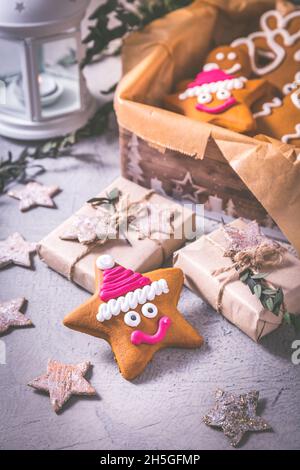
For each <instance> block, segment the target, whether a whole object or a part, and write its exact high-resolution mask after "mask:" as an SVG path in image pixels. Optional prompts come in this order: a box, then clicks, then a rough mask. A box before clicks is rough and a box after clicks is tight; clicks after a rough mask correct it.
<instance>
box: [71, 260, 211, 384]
mask: <svg viewBox="0 0 300 470" xmlns="http://www.w3.org/2000/svg"><path fill="white" fill-rule="evenodd" d="M95 272H96V276H95V293H94V295H93V296H92V297H91V298H90V299H89V300H88V301H87V302H85V303H84V304H83V305H81V306H80V307H78V308H76V309H75V310H74V311H73V312H71V313H70V314H69V315H67V316H66V317H65V319H64V325H65V326H68V327H69V328H72V329H74V330H77V331H81V332H83V333H87V334H90V335H93V336H97V337H99V338H102V339H105V340H106V341H107V342H108V343H109V344H110V345H111V348H112V350H113V353H114V355H115V359H116V361H117V363H118V366H119V369H120V372H121V374H122V375H123V376H124V377H125V379H127V380H132V379H134V378H135V377H137V376H138V375H139V374H141V373H142V372H143V370H144V369H145V367H146V366H147V364H148V362H150V361H151V359H152V357H153V355H154V354H155V353H156V352H157V351H158V350H160V349H163V348H167V347H182V348H197V347H199V346H201V344H202V343H203V339H202V337H201V336H200V335H199V334H198V333H197V331H196V330H195V329H194V328H193V327H192V326H191V325H190V324H189V323H188V322H187V321H186V320H185V319H184V317H183V316H182V315H181V313H180V312H179V311H178V309H177V303H178V300H179V296H180V291H181V289H182V285H183V273H182V271H181V270H180V269H176V268H169V269H158V270H156V271H152V272H150V273H147V274H144V275H142V274H140V273H135V272H133V271H132V270H130V269H125V268H124V267H123V266H120V265H117V264H116V263H115V262H114V260H113V258H112V257H111V256H110V255H102V256H99V257H98V258H97V261H96V268H95Z"/></svg>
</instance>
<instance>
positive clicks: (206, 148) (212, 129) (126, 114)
mask: <svg viewBox="0 0 300 470" xmlns="http://www.w3.org/2000/svg"><path fill="white" fill-rule="evenodd" d="M276 7H277V8H280V9H281V10H282V11H287V10H288V9H289V8H294V6H293V5H291V4H288V2H284V1H282V2H276V1H275V0H247V1H245V0H205V1H204V0H196V1H194V2H192V3H191V4H190V5H188V6H187V7H185V8H181V9H178V10H176V11H173V12H171V13H170V14H168V15H166V16H164V17H163V18H159V19H157V20H155V21H153V22H152V23H150V24H149V25H147V26H146V27H145V28H143V29H142V30H141V31H135V32H133V33H132V34H130V35H128V36H127V37H126V38H125V41H124V44H123V48H122V66H123V78H122V80H121V81H120V83H119V85H118V87H117V90H116V94H115V110H116V114H117V119H118V123H119V128H120V147H121V162H122V174H123V176H125V177H126V178H128V179H132V180H134V179H135V178H141V176H142V179H141V180H140V181H141V184H142V185H143V186H146V187H149V188H150V187H155V188H157V189H159V188H160V190H161V191H163V192H164V194H166V193H167V194H170V195H172V196H175V197H177V198H179V199H180V198H182V199H184V198H189V200H194V202H198V203H203V202H206V206H207V207H208V209H210V210H213V211H214V210H216V209H215V208H214V205H215V204H214V201H216V197H217V198H218V199H219V206H220V205H222V207H221V209H222V210H223V211H224V212H225V213H227V214H228V215H234V216H237V217H244V218H247V219H256V220H257V221H258V222H259V223H262V224H263V223H267V224H269V223H270V222H271V221H270V217H271V219H272V220H273V221H275V223H276V224H277V225H278V226H279V227H280V229H281V230H282V232H283V233H284V234H285V236H286V237H287V238H288V240H289V241H290V242H291V243H292V244H293V245H294V247H295V248H296V249H297V251H298V253H300V217H299V213H300V184H299V181H300V161H299V149H296V148H295V147H294V146H292V145H287V144H283V143H282V142H279V141H275V140H274V139H270V138H268V137H266V136H263V137H262V136H254V137H250V136H247V135H243V134H239V133H237V132H233V131H231V130H228V129H225V128H222V127H218V126H215V125H211V124H208V123H204V122H200V121H196V120H193V119H191V118H188V117H186V116H183V115H180V114H177V113H175V112H171V111H169V110H166V109H164V106H163V100H164V98H165V96H166V95H168V94H170V93H172V92H173V90H174V88H175V86H176V84H177V83H178V82H180V81H181V80H182V79H186V78H191V77H194V76H195V75H196V74H197V73H198V72H199V71H200V70H201V68H202V66H203V63H204V61H205V58H206V56H207V54H208V52H209V51H210V50H212V49H213V48H214V47H216V46H219V45H222V44H230V43H231V41H232V40H234V39H236V38H238V37H241V36H247V34H248V33H250V32H252V31H257V29H258V21H259V18H260V16H261V14H262V13H264V12H265V11H266V10H269V9H274V8H276ZM270 188H271V190H270ZM212 198H215V199H212ZM267 214H268V215H269V216H270V217H267Z"/></svg>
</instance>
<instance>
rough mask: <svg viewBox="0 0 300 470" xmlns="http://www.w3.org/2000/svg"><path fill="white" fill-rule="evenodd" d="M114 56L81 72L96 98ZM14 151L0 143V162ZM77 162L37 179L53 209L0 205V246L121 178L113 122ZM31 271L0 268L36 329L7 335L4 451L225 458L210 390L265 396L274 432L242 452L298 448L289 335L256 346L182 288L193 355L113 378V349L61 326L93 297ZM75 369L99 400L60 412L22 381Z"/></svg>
mask: <svg viewBox="0 0 300 470" xmlns="http://www.w3.org/2000/svg"><path fill="white" fill-rule="evenodd" d="M119 69H120V67H119V62H118V60H117V59H109V60H108V61H105V62H102V63H101V64H98V65H96V66H95V67H93V68H92V69H90V70H89V71H88V78H89V84H90V86H91V87H92V89H93V90H94V92H95V93H96V92H97V90H98V89H99V88H100V87H101V88H106V87H107V86H108V85H109V84H110V83H112V81H113V79H112V76H113V75H118V74H119ZM7 148H11V149H13V150H14V151H16V147H15V144H13V143H12V142H7V141H5V140H4V139H2V140H1V141H0V149H1V151H0V154H4V152H5V150H6V149H7ZM76 152H77V157H76V158H73V157H66V158H62V159H60V160H58V161H55V162H54V161H48V162H45V164H46V166H47V169H48V171H47V172H46V173H45V174H43V175H41V176H40V177H39V178H38V180H39V181H41V182H43V183H45V184H58V185H59V186H60V187H61V188H62V189H63V191H62V192H61V193H60V194H59V195H58V196H57V197H56V198H55V202H56V204H57V209H44V208H37V209H33V210H31V211H30V212H28V213H25V214H21V213H20V212H19V210H18V202H17V201H15V200H13V199H11V198H9V197H7V196H5V195H4V196H1V197H0V239H4V238H6V237H7V236H8V235H9V234H10V233H12V232H13V231H15V230H18V231H20V232H21V233H22V234H23V235H24V236H25V237H26V239H28V240H31V241H38V240H40V239H41V238H42V237H43V236H44V235H46V234H47V233H48V232H49V231H50V230H52V229H53V228H54V227H56V226H57V225H58V224H59V223H61V222H62V221H63V220H64V219H65V218H66V217H68V216H69V215H71V214H72V213H73V212H74V211H75V210H76V209H78V208H79V207H80V206H81V205H82V204H83V202H84V201H86V200H87V199H88V198H90V197H91V196H93V195H94V194H95V193H97V192H98V191H99V190H101V189H102V188H103V187H105V185H106V184H108V183H109V182H110V181H112V180H113V178H114V177H115V176H117V175H118V174H119V166H118V164H119V154H118V138H117V131H116V127H115V126H114V125H112V126H111V129H110V131H109V132H108V133H107V134H106V135H104V136H102V137H99V138H97V139H91V140H89V141H88V142H84V143H82V144H80V145H79V146H78V148H77V149H76ZM34 265H35V269H34V270H28V269H24V268H19V267H9V268H7V269H3V270H1V271H0V300H1V301H3V300H8V299H11V298H14V297H18V296H25V297H26V298H27V299H28V307H27V312H26V313H27V315H28V317H30V318H31V319H32V321H33V323H34V327H32V328H27V329H22V330H17V329H15V330H11V332H10V333H9V334H6V335H4V336H2V338H1V340H2V341H3V342H4V345H5V348H6V364H5V365H4V364H2V365H1V364H0V448H1V449H151V448H152V449H230V445H229V443H228V441H227V439H226V438H225V436H224V435H223V434H222V432H221V431H218V430H215V429H212V428H209V427H207V426H206V425H205V424H203V423H202V416H203V415H204V414H205V413H206V412H207V411H208V410H209V408H210V407H211V406H212V404H213V401H214V396H213V394H214V390H215V389H216V388H217V387H221V388H224V389H225V390H228V391H235V392H237V393H239V392H245V391H248V390H252V389H257V390H259V391H260V394H261V400H260V405H259V410H258V411H259V413H260V414H262V415H263V416H264V418H265V419H266V420H267V421H268V422H269V423H270V424H271V425H272V427H273V431H272V432H265V433H250V434H249V435H248V436H247V437H246V438H245V439H244V440H243V442H242V444H243V446H242V449H299V448H300V424H299V423H300V421H299V415H300V399H299V398H300V397H299V389H300V374H299V372H300V365H299V366H296V365H293V364H292V362H291V354H292V349H291V344H292V341H293V340H294V338H295V337H294V334H293V332H292V330H291V329H290V328H289V327H282V328H280V329H279V330H278V331H276V332H275V333H273V334H272V335H270V336H268V337H266V338H264V339H263V341H262V342H261V343H260V344H255V343H253V342H252V341H251V340H250V339H249V338H248V337H247V336H245V335H244V334H243V333H242V332H240V331H239V330H238V329H237V328H235V327H234V326H232V325H231V324H229V323H228V322H227V321H226V320H224V319H222V317H220V316H219V315H218V314H217V313H216V312H214V310H213V309H212V308H211V307H209V306H207V305H206V304H205V303H204V302H203V301H202V300H201V299H200V298H198V297H197V296H195V295H194V294H192V293H191V292H189V291H187V290H186V289H184V291H183V293H182V297H181V300H180V308H181V309H182V311H183V312H184V314H185V316H186V317H187V319H188V320H189V321H190V322H191V323H192V324H193V325H194V326H195V327H196V328H197V329H199V331H200V332H201V333H202V334H203V335H204V337H205V340H206V343H205V345H204V346H203V347H202V348H201V349H199V350H197V351H196V350H195V351H185V350H179V349H174V350H164V351H162V352H160V353H159V354H157V355H156V357H155V358H154V360H153V362H152V363H151V364H150V365H149V366H148V367H147V369H146V370H145V372H144V373H143V374H142V375H141V376H140V377H139V378H138V379H136V380H135V381H134V382H127V381H125V380H124V379H123V378H122V377H121V375H120V374H119V372H118V369H117V367H116V364H115V363H114V360H113V356H112V353H111V351H110V348H109V346H108V345H107V344H106V343H105V342H103V341H101V340H98V339H96V338H93V337H90V336H86V335H83V334H80V333H76V332H74V331H71V330H69V329H67V328H65V327H63V326H62V323H61V321H62V318H63V317H64V315H65V314H66V313H67V312H69V311H70V310H71V309H73V308H74V307H76V306H77V305H79V304H80V303H81V302H83V301H84V300H85V299H86V298H87V297H88V296H89V294H88V293H86V292H85V291H84V290H82V289H80V288H79V287H77V286H76V285H72V284H71V283H70V282H68V281H67V280H66V279H64V278H62V277H61V276H60V275H58V274H56V273H55V272H53V271H51V270H50V269H48V268H47V266H45V265H44V264H43V263H42V262H41V261H39V260H38V258H37V257H35V260H34ZM50 357H52V358H55V359H58V360H61V361H64V362H70V363H76V362H79V361H83V360H90V361H91V362H92V363H93V365H94V367H93V370H92V371H91V373H90V374H89V376H88V377H89V379H90V381H91V383H92V384H93V386H94V387H95V388H96V389H97V392H98V396H97V397H95V398H88V397H87V398H84V397H83V398H72V399H71V400H70V401H69V403H68V405H67V406H66V407H65V408H64V411H63V413H61V414H60V415H58V416H57V415H55V413H54V412H53V411H52V410H51V407H50V403H49V398H48V397H47V395H43V394H39V393H36V392H34V391H33V390H32V389H31V388H29V387H28V386H27V385H26V384H27V382H28V381H29V380H31V379H32V378H34V377H36V376H38V375H40V374H41V373H44V372H45V368H46V364H47V360H48V358H50Z"/></svg>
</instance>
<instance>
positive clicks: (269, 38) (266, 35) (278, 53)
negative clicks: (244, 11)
mask: <svg viewBox="0 0 300 470" xmlns="http://www.w3.org/2000/svg"><path fill="white" fill-rule="evenodd" d="M272 17H273V18H275V19H276V22H277V26H276V28H275V29H270V28H269V25H268V19H269V18H272ZM298 17H299V18H300V10H296V11H293V12H291V13H289V14H288V15H286V16H282V15H281V13H280V12H279V11H277V10H269V11H267V12H265V13H264V14H263V15H262V17H261V20H260V26H261V29H262V31H258V32H255V33H252V34H249V36H248V37H245V38H238V39H236V40H235V41H233V42H232V43H231V46H233V47H237V46H240V45H241V44H245V45H246V46H247V47H248V53H249V58H250V63H251V68H252V70H253V72H255V73H256V74H257V75H265V74H267V73H269V72H271V71H273V70H275V69H276V68H277V67H278V66H279V65H280V64H281V62H282V61H283V59H284V58H285V55H286V51H285V49H284V48H283V47H282V46H280V45H279V44H278V43H277V42H276V39H275V38H276V36H278V35H281V37H282V38H283V41H284V45H285V46H292V45H293V44H295V42H296V41H297V39H299V38H300V30H299V31H297V32H296V33H294V34H290V33H289V32H288V31H287V29H285V28H286V26H287V25H288V23H289V22H290V21H291V20H292V19H294V18H298ZM257 38H263V39H265V40H266V42H267V44H268V46H269V48H270V49H271V50H272V51H273V52H274V53H275V57H274V60H273V61H272V62H271V63H269V64H267V65H265V66H264V67H257V66H256V63H255V45H254V40H255V39H257Z"/></svg>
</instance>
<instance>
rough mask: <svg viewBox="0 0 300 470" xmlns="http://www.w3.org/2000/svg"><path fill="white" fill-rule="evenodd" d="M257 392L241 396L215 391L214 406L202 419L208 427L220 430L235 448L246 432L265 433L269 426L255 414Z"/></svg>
mask: <svg viewBox="0 0 300 470" xmlns="http://www.w3.org/2000/svg"><path fill="white" fill-rule="evenodd" d="M258 397H259V392H257V391H252V392H248V393H245V394H243V395H235V394H234V393H229V392H224V391H223V390H220V389H218V390H217V391H216V403H215V406H214V407H213V408H212V409H211V410H210V411H209V413H208V414H207V415H206V416H204V417H203V421H204V423H205V424H207V425H208V426H213V427H217V428H222V430H223V432H224V434H225V436H227V437H228V438H229V440H230V443H231V445H232V446H237V445H238V444H239V443H240V441H241V439H242V437H243V436H244V434H245V433H246V432H248V431H267V430H270V429H271V426H270V425H269V424H268V423H267V422H266V421H265V420H264V419H263V418H261V417H260V416H257V414H256V408H257V404H258Z"/></svg>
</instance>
